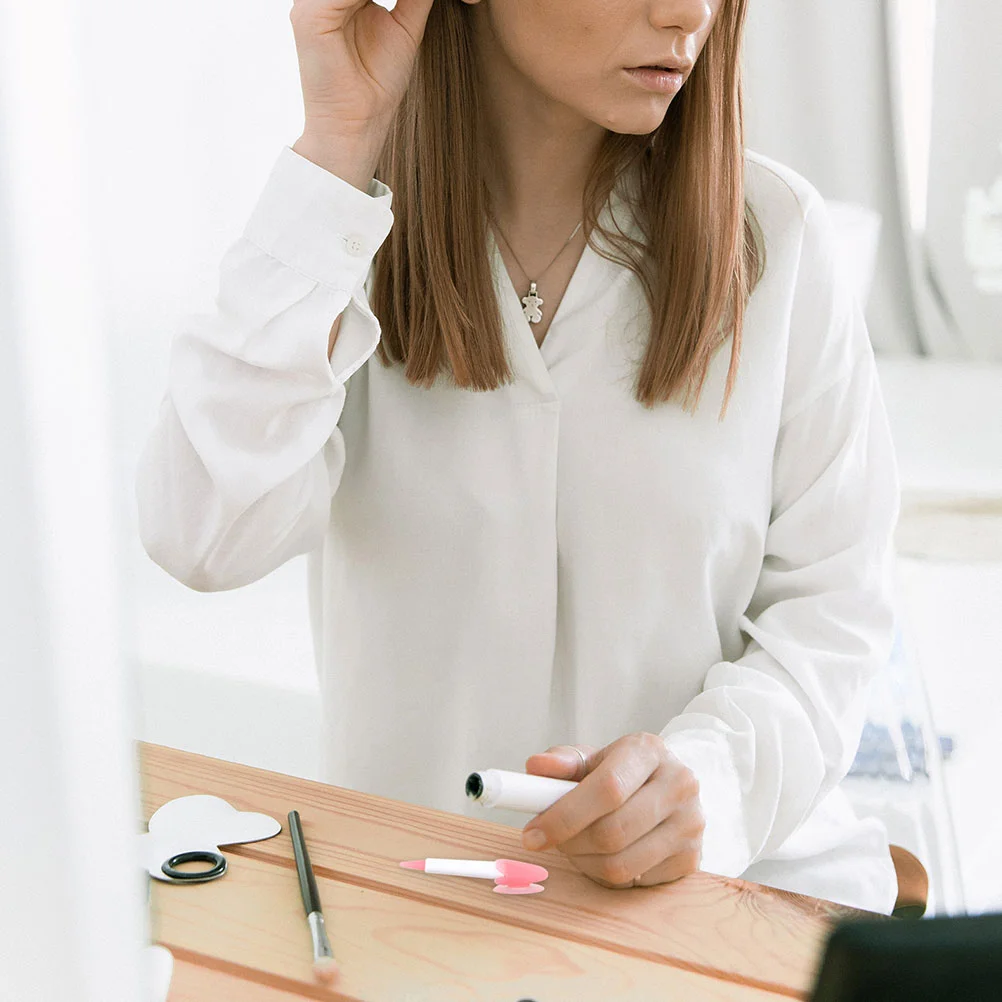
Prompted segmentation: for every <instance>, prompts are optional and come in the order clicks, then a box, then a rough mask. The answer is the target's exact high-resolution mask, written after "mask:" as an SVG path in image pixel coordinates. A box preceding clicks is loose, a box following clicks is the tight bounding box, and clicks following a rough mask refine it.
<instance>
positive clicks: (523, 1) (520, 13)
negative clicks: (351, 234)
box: [293, 0, 723, 888]
mask: <svg viewBox="0 0 1002 1002" xmlns="http://www.w3.org/2000/svg"><path fill="white" fill-rule="evenodd" d="M293 2H294V3H295V4H296V5H297V7H298V8H299V9H300V11H301V13H302V17H299V16H298V15H297V18H298V20H297V19H295V18H294V22H293V23H294V26H295V27H296V29H297V46H298V47H299V49H300V63H301V75H302V76H303V81H304V98H305V99H306V100H305V103H306V107H307V129H306V130H304V134H303V136H302V137H301V139H300V140H299V141H298V142H297V143H296V144H295V146H294V147H293V149H295V150H296V152H298V153H301V154H302V155H304V156H306V157H308V158H309V159H312V160H314V161H315V162H316V163H319V164H321V165H323V166H325V167H326V168H327V169H329V170H331V171H333V172H334V173H336V174H338V175H339V176H341V177H343V178H345V179H346V180H348V181H350V182H351V183H352V184H354V185H356V187H359V188H361V189H362V190H363V191H364V190H365V188H366V186H367V184H368V181H369V179H370V178H371V177H372V176H373V171H374V169H375V164H376V160H377V158H378V150H379V146H380V142H381V139H379V141H378V142H377V141H375V140H372V139H371V136H373V135H376V136H377V139H378V138H379V136H378V135H377V134H378V129H376V128H375V127H374V123H381V124H382V126H383V128H384V129H385V124H386V122H387V121H388V117H389V115H390V112H391V110H392V108H391V105H392V101H390V100H389V99H388V98H387V94H390V95H391V96H393V97H395V98H397V99H398V98H399V95H400V94H402V92H403V88H404V86H405V85H406V76H407V73H408V72H409V63H408V61H407V60H409V59H411V58H412V57H413V50H414V46H413V45H412V44H410V43H412V42H413V43H416V44H419V42H420V38H421V33H422V32H423V29H424V24H425V22H426V18H427V13H428V10H429V9H430V7H431V5H432V3H433V2H435V3H441V2H462V3H465V4H468V5H469V6H471V7H473V8H474V11H473V13H474V24H475V45H476V49H477V55H478V59H479V60H480V64H481V66H482V68H483V76H484V79H485V85H486V96H485V112H486V118H487V125H488V128H489V130H490V131H491V138H492V149H493V150H494V151H495V157H496V159H495V162H494V163H493V164H491V165H488V178H487V180H488V184H489V185H490V187H491V191H492V194H493V196H494V201H495V206H496V214H497V217H498V222H499V224H500V227H501V229H502V231H503V236H504V239H505V240H507V241H510V243H511V245H512V247H513V248H514V256H513V255H512V253H511V251H510V250H509V249H508V248H507V247H506V246H505V244H504V242H503V241H501V240H499V241H498V245H499V248H500V250H501V253H502V257H503V259H504V263H505V266H506V267H507V269H508V273H509V275H510V277H511V279H512V284H513V285H514V286H515V288H516V289H527V287H528V283H527V279H528V277H529V276H526V275H525V274H524V273H523V272H522V269H521V268H520V267H519V266H518V264H517V263H516V260H515V258H516V257H517V259H518V261H520V262H521V263H522V265H523V266H524V267H525V268H527V269H528V271H529V273H530V276H531V278H533V279H536V280H538V282H539V293H540V295H541V296H542V298H543V299H544V300H545V302H546V306H545V308H544V321H543V323H542V324H539V325H531V326H533V327H535V328H536V330H535V331H534V333H535V335H536V340H537V342H539V343H541V342H542V340H543V337H544V336H545V335H546V331H547V328H548V325H549V322H550V321H551V320H552V318H553V316H554V314H555V313H556V311H557V307H558V306H559V302H560V299H561V298H562V296H563V294H564V291H565V290H566V287H567V284H568V282H569V281H570V278H571V276H572V275H573V272H574V269H575V267H576V265H577V262H578V259H579V258H580V256H581V253H582V251H583V249H584V246H585V243H586V234H584V232H583V231H582V232H579V233H578V235H577V237H576V238H575V239H574V241H572V242H571V243H570V244H568V245H567V246H566V247H564V249H563V250H561V248H562V247H563V245H564V244H565V243H566V241H567V238H568V236H569V235H570V233H571V232H572V231H573V230H574V227H575V226H576V225H577V223H578V222H579V221H580V220H581V218H582V209H581V205H582V196H583V192H584V185H585V181H586V178H587V174H588V170H589V168H590V166H591V164H592V163H593V161H594V157H595V155H596V152H597V151H598V149H599V144H600V142H601V140H602V136H603V134H604V132H605V131H606V130H611V131H614V132H618V133H624V134H634V135H647V134H650V133H651V132H653V131H654V130H655V129H656V128H657V127H658V126H659V125H660V124H661V122H662V120H663V119H664V116H665V113H666V111H667V109H668V106H669V104H670V103H671V100H672V96H671V95H670V94H665V93H661V92H656V91H652V90H646V89H644V88H642V87H640V86H639V85H638V84H637V83H636V82H635V81H634V80H633V79H632V78H631V77H630V76H629V74H627V73H626V69H627V68H628V67H636V66H643V65H652V64H664V63H665V62H667V61H672V62H674V63H678V62H681V63H685V64H688V66H689V68H690V69H691V65H692V64H693V63H695V62H696V60H697V59H698V57H699V54H700V53H701V52H702V50H703V46H704V44H705V42H706V39H707V36H708V35H709V33H710V30H711V28H712V26H713V24H714V21H715V20H716V17H717V14H718V12H719V9H720V7H721V5H722V2H723V0H397V6H396V8H395V10H394V11H393V12H387V11H384V10H383V9H382V8H380V7H378V6H376V5H374V4H371V3H370V4H366V3H365V2H364V0H293ZM325 11H330V13H325ZM356 15H357V16H356ZM352 18H354V20H353V21H352V20H351V19H352ZM349 22H351V23H350V25H349V27H350V29H351V30H342V29H344V26H345V25H346V24H348V23H349ZM334 29H337V31H335V30H334ZM685 76H686V77H688V70H687V71H686V72H685ZM381 102H382V103H381ZM359 108H364V109H367V110H368V111H369V115H368V121H359V119H360V118H364V117H365V116H364V115H363V114H362V113H361V112H359V111H358V109H359ZM372 109H375V110H372ZM384 134H385V133H384ZM558 251H559V252H560V255H559V257H557V259H556V263H555V264H553V266H552V267H550V268H549V270H548V271H546V276H545V278H544V279H539V273H540V272H542V271H544V270H545V269H546V268H547V266H548V265H549V264H550V262H551V261H553V260H554V257H555V256H556V255H557V254H558ZM338 327H339V321H338V322H335V324H334V326H333V327H332V329H331V332H330V340H329V343H328V354H330V352H331V351H332V350H333V347H334V344H335V341H336V338H337V331H338ZM576 747H578V748H579V749H580V750H581V751H582V753H583V754H584V756H585V761H584V763H582V762H581V760H580V758H579V757H578V756H577V755H576V754H575V753H574V752H573V751H572V750H571V748H570V746H566V745H560V746H555V747H552V748H549V749H547V750H546V751H544V752H541V753H539V754H534V755H532V756H530V757H529V758H528V759H527V761H526V764H525V768H526V771H527V772H529V773H534V774H537V775H544V776H552V777H555V778H559V779H571V780H575V781H578V783H579V785H578V786H577V787H576V788H575V789H573V790H572V791H570V792H569V793H567V794H565V795H564V796H563V797H561V798H560V800H558V801H557V802H556V803H555V804H554V805H553V806H552V807H550V808H548V809H547V810H546V811H543V812H542V813H541V814H539V815H537V816H536V817H534V818H533V819H532V820H531V821H530V822H529V823H528V824H527V825H526V827H525V829H524V834H523V845H524V847H525V848H526V849H529V850H538V849H547V848H556V849H558V850H559V851H560V852H562V853H563V854H564V855H566V856H567V858H568V859H569V860H570V862H571V863H572V864H573V865H574V866H575V867H576V868H577V869H579V870H580V871H581V872H582V873H584V874H586V875H587V876H588V877H590V878H591V879H592V880H594V881H595V882H596V883H599V884H601V885H603V886H605V887H612V888H624V887H633V886H651V885H655V884H662V883H667V882H669V881H673V880H677V879H679V878H680V877H683V876H685V875H686V874H688V873H692V872H693V871H695V870H696V869H698V867H699V861H700V854H701V851H702V836H703V829H704V819H703V814H702V808H701V805H700V799H699V785H698V783H697V781H696V777H695V776H694V775H693V773H692V772H691V771H690V770H689V769H688V768H686V766H684V765H683V764H682V762H681V761H680V760H679V759H677V758H676V757H675V756H673V755H672V754H671V753H670V752H669V751H668V749H667V747H666V746H665V743H664V741H663V740H662V739H661V738H660V737H659V736H658V735H656V734H650V733H646V732H642V731H638V732H635V733H632V734H628V735H625V736H623V737H621V738H618V739H617V740H615V741H613V742H611V743H610V744H608V745H606V746H605V747H604V748H600V749H599V748H595V747H593V746H590V745H578V746H576ZM531 835H537V836H541V838H542V841H541V843H539V844H536V843H533V842H532V841H531V840H530V836H531Z"/></svg>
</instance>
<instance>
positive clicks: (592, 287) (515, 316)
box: [487, 189, 636, 400]
mask: <svg viewBox="0 0 1002 1002" xmlns="http://www.w3.org/2000/svg"><path fill="white" fill-rule="evenodd" d="M620 206H624V208H625V204H624V200H623V197H622V195H621V194H620V192H619V190H618V189H615V190H613V192H612V194H611V195H610V196H609V200H608V201H607V202H606V204H605V205H604V206H603V208H602V211H601V212H600V213H599V222H600V223H602V224H603V225H605V226H607V227H609V228H611V229H615V223H614V222H613V218H612V213H613V211H615V212H616V216H617V218H618V219H619V221H620V226H622V228H623V229H624V230H626V231H627V232H634V233H635V232H636V231H635V230H633V229H631V228H630V227H632V222H633V221H632V218H631V216H630V214H629V212H628V211H627V212H626V219H625V220H624V219H623V217H622V215H620ZM597 237H598V239H601V235H600V234H597ZM487 238H488V247H489V254H490V258H491V268H492V272H493V274H494V284H495V289H496V290H497V293H498V296H499V297H500V302H501V318H502V322H503V323H504V326H505V339H506V343H507V345H508V351H509V359H510V360H511V362H512V364H513V365H515V367H516V369H517V370H518V371H519V372H520V374H521V376H522V377H523V378H525V379H527V380H528V382H529V383H530V384H531V385H532V387H533V388H534V389H535V390H536V392H537V393H539V394H541V395H542V396H543V398H544V399H550V400H556V399H557V393H556V387H555V385H554V382H553V378H552V375H551V367H552V366H553V364H554V363H555V362H558V361H559V359H560V357H561V355H563V354H565V349H566V346H565V345H562V343H561V342H562V340H563V339H562V337H561V330H560V329H561V327H562V326H563V325H564V324H565V322H566V320H567V319H568V317H570V316H573V315H574V314H575V313H576V312H577V311H578V309H580V308H581V307H582V306H583V305H584V304H585V303H586V301H587V300H588V297H589V296H594V295H597V294H599V293H597V292H596V287H597V285H598V282H597V280H598V278H599V270H600V269H601V268H602V267H603V266H605V267H607V268H611V267H613V264H612V262H610V261H608V260H607V259H606V258H603V257H602V256H601V255H600V254H598V253H597V252H596V251H595V250H594V249H593V248H592V246H591V244H590V243H588V244H585V248H584V250H583V252H582V254H581V257H580V258H579V260H578V263H577V266H576V267H575V269H574V272H573V274H572V275H571V278H570V281H569V282H568V284H567V288H566V290H565V291H564V295H563V298H562V299H561V300H560V302H559V303H558V304H557V311H556V313H555V314H554V315H553V319H552V320H551V321H550V326H549V328H548V329H547V331H546V337H545V338H543V343H542V344H541V345H540V344H537V343H536V335H535V333H534V332H533V330H532V325H531V324H530V323H529V321H528V320H527V319H526V316H525V313H523V311H522V301H521V298H520V297H519V294H518V292H517V290H516V289H515V286H514V283H513V282H512V280H511V276H510V275H509V274H508V269H507V268H506V267H505V263H504V258H503V257H502V256H501V250H500V248H499V247H498V244H497V241H496V240H495V238H494V234H493V232H492V231H491V229H490V227H488V228H487Z"/></svg>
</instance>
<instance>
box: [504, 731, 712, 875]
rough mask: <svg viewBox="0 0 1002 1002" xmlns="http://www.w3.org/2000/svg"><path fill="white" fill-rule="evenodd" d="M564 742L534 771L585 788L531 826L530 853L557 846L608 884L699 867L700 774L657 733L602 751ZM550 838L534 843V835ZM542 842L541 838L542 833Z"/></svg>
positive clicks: (533, 763) (532, 766)
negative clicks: (567, 780)
mask: <svg viewBox="0 0 1002 1002" xmlns="http://www.w3.org/2000/svg"><path fill="white" fill-rule="evenodd" d="M573 747H577V748H579V749H580V751H581V754H582V755H583V756H584V761H583V762H582V760H581V757H580V756H579V755H578V754H576V753H575V752H574V751H573V748H572V746H570V745H557V746H555V747H553V748H550V749H548V750H547V751H546V752H544V753H543V754H539V755H532V756H531V757H530V758H529V759H528V760H527V761H526V772H527V773H531V774H533V775H537V776H550V777H552V778H554V779H569V780H573V781H578V782H579V785H578V786H577V787H576V788H575V789H573V790H571V791H570V792H569V793H567V794H565V795H564V796H563V797H561V798H560V800H558V801H557V802H556V803H555V804H553V806H552V807H549V808H547V809H546V810H545V811H543V812H542V813H540V814H538V815H537V816H536V817H535V818H533V819H532V821H530V822H529V823H528V824H527V825H526V826H525V829H524V832H525V833H526V834H525V835H523V842H522V844H523V846H524V847H525V848H527V849H546V848H549V847H556V848H558V849H560V851H561V852H563V853H564V854H565V855H566V856H567V857H568V858H569V859H570V861H571V862H572V863H573V864H574V865H575V866H576V867H577V868H578V869H579V870H580V871H581V872H582V873H584V874H585V875H586V876H588V877H590V878H591V879H592V880H594V881H595V882H596V883H599V884H602V885H603V886H604V887H612V888H624V887H640V886H643V887H646V886H651V885H654V884H664V883H668V882H669V881H672V880H678V879H679V877H684V876H685V875H686V874H688V873H692V872H694V871H695V870H697V869H699V861H700V854H701V851H702V843H703V828H704V820H703V813H702V809H701V807H700V802H699V784H698V783H697V781H696V777H695V776H694V775H693V773H692V772H691V771H690V770H689V769H688V768H686V766H684V765H683V764H682V763H681V762H680V761H679V760H678V759H677V758H676V757H675V756H674V755H672V754H671V752H669V751H668V749H667V747H666V746H665V743H664V741H663V740H662V739H661V738H660V737H659V736H658V735H656V734H648V733H646V732H638V733H635V734H628V735H626V736H625V737H622V738H618V739H617V740H616V741H613V742H612V744H610V745H607V746H606V747H605V748H603V749H601V750H596V749H594V748H592V747H590V746H588V745H576V746H573ZM530 832H539V833H541V834H542V836H543V837H544V839H545V841H543V842H542V843H541V844H537V845H534V844H532V843H531V841H529V840H528V833H530ZM537 838H538V836H537Z"/></svg>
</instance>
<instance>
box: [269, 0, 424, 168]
mask: <svg viewBox="0 0 1002 1002" xmlns="http://www.w3.org/2000/svg"><path fill="white" fill-rule="evenodd" d="M433 2H434V0H397V3H396V6H395V7H394V8H393V10H392V11H388V10H385V9H384V8H382V7H380V6H379V5H378V4H375V3H372V2H371V0H293V8H292V11H291V12H290V14H289V20H290V21H291V22H292V29H293V34H294V36H295V40H296V52H297V55H298V58H299V75H300V81H301V83H302V90H303V110H304V114H305V125H304V128H303V135H302V136H301V137H300V139H299V140H297V142H296V145H295V146H294V147H293V149H294V150H295V151H296V152H297V153H300V154H301V155H303V156H305V157H307V158H308V159H311V160H314V161H315V162H321V161H323V162H322V163H321V166H323V167H325V168H327V169H328V170H332V172H334V173H337V174H339V175H340V176H341V177H345V179H346V180H349V181H351V182H352V183H358V184H359V185H363V184H364V182H367V181H368V180H369V179H370V178H371V177H372V171H373V170H375V165H376V163H377V161H378V158H379V154H380V151H381V150H382V148H383V146H384V145H385V142H386V137H387V136H388V135H389V129H390V125H391V124H392V120H393V115H394V113H395V112H396V110H397V108H398V107H399V105H400V102H401V101H402V100H403V97H404V94H405V93H406V91H407V85H408V83H409V82H410V78H411V74H412V73H413V71H414V65H415V61H416V57H417V52H418V49H419V48H420V45H421V40H422V39H423V37H424V29H425V25H426V24H427V21H428V14H429V12H430V11H431V7H432V3H433ZM366 173H367V174H368V177H363V175H365V174H366Z"/></svg>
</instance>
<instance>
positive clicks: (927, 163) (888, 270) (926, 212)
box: [744, 0, 1002, 360]
mask: <svg viewBox="0 0 1002 1002" xmlns="http://www.w3.org/2000/svg"><path fill="white" fill-rule="evenodd" d="M1000 37H1002V3H999V0H838V2H837V3H836V2H830V0H829V2H819V0H815V2H805V0H752V3H751V5H750V9H749V14H748V25H747V33H746V44H745V54H744V68H745V82H746V96H747V106H746V123H747V135H746V140H747V144H748V146H749V147H750V148H752V149H754V150H757V151H759V152H761V153H764V154H766V155H767V156H771V157H773V158H775V159H776V160H779V161H782V162H783V163H786V164H788V165H789V166H791V167H793V168H794V169H795V170H797V171H799V172H800V173H802V174H803V175H804V176H805V177H807V178H808V180H810V181H811V182H812V183H813V184H814V185H815V186H816V187H817V188H818V190H819V191H820V192H821V194H822V195H823V196H824V197H825V198H826V199H828V200H837V201H840V202H846V203H850V204H852V205H856V206H861V207H863V208H865V209H869V210H871V211H875V212H877V213H879V214H880V217H881V221H882V226H881V239H880V246H879V252H878V254H877V260H876V268H875V274H874V277H873V286H872V292H871V295H870V298H869V301H868V303H867V309H866V315H867V321H868V324H869V329H870V337H871V340H872V342H873V345H874V349H875V350H876V351H877V352H878V353H882V354H885V355H901V354H909V353H913V354H917V355H929V356H934V357H943V358H965V359H973V360H979V359H980V360H992V359H994V360H1002V145H1000V144H1002V112H1000V109H1002V69H1000V59H999V51H1000V50H999V42H998V39H999V38H1000Z"/></svg>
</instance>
